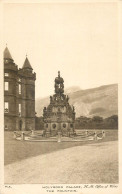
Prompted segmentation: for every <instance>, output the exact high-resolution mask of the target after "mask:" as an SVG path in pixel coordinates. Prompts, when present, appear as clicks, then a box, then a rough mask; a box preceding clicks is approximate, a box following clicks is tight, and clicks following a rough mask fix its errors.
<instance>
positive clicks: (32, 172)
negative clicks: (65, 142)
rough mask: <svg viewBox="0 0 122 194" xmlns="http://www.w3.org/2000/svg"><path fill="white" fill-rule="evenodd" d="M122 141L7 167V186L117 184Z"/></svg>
mask: <svg viewBox="0 0 122 194" xmlns="http://www.w3.org/2000/svg"><path fill="white" fill-rule="evenodd" d="M117 151H118V142H117V141H113V142H104V143H98V144H91V145H90V144H89V145H84V146H76V147H72V148H67V149H64V150H59V151H56V152H52V153H49V154H45V155H39V156H36V157H32V158H28V159H25V160H22V161H19V162H15V163H12V164H9V165H6V166H5V183H8V184H10V183H14V184H21V183H26V184H27V183H28V184H29V183H35V184H36V183H37V184H38V183H62V184H63V183H64V184H66V183H67V184H68V183H69V184H70V183H74V184H76V183H77V184H87V183H89V184H90V183H117V182H118V152H117Z"/></svg>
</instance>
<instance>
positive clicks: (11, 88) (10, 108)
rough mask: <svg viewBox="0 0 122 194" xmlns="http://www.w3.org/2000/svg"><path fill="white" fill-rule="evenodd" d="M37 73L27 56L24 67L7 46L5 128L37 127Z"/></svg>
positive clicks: (5, 53) (5, 63)
mask: <svg viewBox="0 0 122 194" xmlns="http://www.w3.org/2000/svg"><path fill="white" fill-rule="evenodd" d="M35 80H36V74H35V73H33V69H32V67H31V65H30V62H29V60H28V58H27V57H26V59H25V62H24V64H23V67H22V68H19V69H18V66H17V65H16V64H15V63H14V60H13V58H12V56H11V54H10V52H9V50H8V48H7V47H6V48H5V50H4V126H5V130H11V131H14V130H33V129H35Z"/></svg>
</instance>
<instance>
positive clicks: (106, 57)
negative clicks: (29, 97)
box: [3, 2, 118, 98]
mask: <svg viewBox="0 0 122 194" xmlns="http://www.w3.org/2000/svg"><path fill="white" fill-rule="evenodd" d="M117 9H118V8H117V4H116V3H100V2H99V3H27V4H25V3H5V4H4V10H3V13H4V17H3V35H4V44H3V45H4V48H5V47H6V43H7V47H8V49H9V51H10V53H11V55H12V57H13V59H14V62H15V63H16V64H17V65H18V66H19V68H21V67H22V66H23V63H24V60H25V57H26V54H27V56H28V59H29V61H30V63H31V65H32V67H33V71H34V72H36V78H37V79H36V83H35V85H36V98H38V97H45V96H48V95H51V94H53V93H54V79H55V77H56V76H57V74H58V71H60V72H61V76H62V77H63V78H64V85H65V88H69V87H72V86H79V87H80V88H81V89H87V88H94V87H99V86H101V85H107V84H113V83H118V15H117V13H118V10H117Z"/></svg>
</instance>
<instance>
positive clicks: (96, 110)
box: [36, 84, 118, 117]
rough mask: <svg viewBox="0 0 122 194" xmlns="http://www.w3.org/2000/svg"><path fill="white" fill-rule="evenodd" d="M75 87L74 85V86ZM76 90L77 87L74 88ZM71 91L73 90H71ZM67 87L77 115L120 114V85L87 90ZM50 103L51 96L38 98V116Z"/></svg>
mask: <svg viewBox="0 0 122 194" xmlns="http://www.w3.org/2000/svg"><path fill="white" fill-rule="evenodd" d="M73 88H74V87H73ZM74 90H75V89H74ZM69 91H71V92H69ZM72 91H73V90H72V89H71V88H70V90H68V89H67V91H65V93H66V94H68V95H69V97H70V100H69V102H70V104H71V105H74V106H75V111H76V117H79V116H88V117H92V116H94V115H98V116H102V117H109V116H111V115H113V114H118V85H117V84H112V85H105V86H100V87H97V88H93V89H86V90H78V91H77V90H75V92H72ZM48 104H49V97H46V98H42V99H36V112H37V116H41V115H42V113H43V107H44V106H47V105H48Z"/></svg>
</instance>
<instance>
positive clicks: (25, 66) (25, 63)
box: [22, 56, 32, 69]
mask: <svg viewBox="0 0 122 194" xmlns="http://www.w3.org/2000/svg"><path fill="white" fill-rule="evenodd" d="M22 68H23V69H25V68H26V69H32V67H31V64H30V62H29V60H28V58H27V56H26V59H25V62H24V64H23V67H22Z"/></svg>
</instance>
